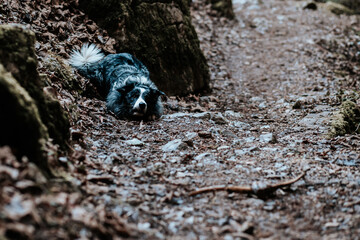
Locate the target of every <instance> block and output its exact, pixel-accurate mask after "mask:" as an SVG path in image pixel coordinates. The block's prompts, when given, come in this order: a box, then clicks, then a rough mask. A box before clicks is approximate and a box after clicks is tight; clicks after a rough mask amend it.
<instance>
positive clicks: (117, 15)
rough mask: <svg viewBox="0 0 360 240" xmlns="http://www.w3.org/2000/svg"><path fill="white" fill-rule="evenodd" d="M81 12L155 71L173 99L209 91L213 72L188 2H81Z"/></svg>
mask: <svg viewBox="0 0 360 240" xmlns="http://www.w3.org/2000/svg"><path fill="white" fill-rule="evenodd" d="M80 6H81V7H82V8H83V9H84V10H85V12H87V13H88V15H89V16H90V17H91V18H92V19H94V20H95V21H96V22H97V23H98V24H99V25H100V26H101V27H103V28H105V29H107V30H108V32H109V34H110V35H112V36H113V37H114V38H115V39H116V41H117V46H116V49H117V51H118V52H129V53H131V54H134V55H135V56H136V57H137V58H138V59H140V60H141V61H143V62H144V63H145V65H146V66H147V67H148V68H149V70H150V73H151V79H152V80H153V81H154V82H155V83H156V84H157V86H158V87H159V89H161V90H162V91H165V92H166V93H167V94H170V95H184V94H187V93H191V92H199V91H203V90H207V89H208V87H209V85H208V84H209V70H208V65H207V62H206V59H205V57H204V55H203V53H202V51H201V50H200V47H199V40H198V37H197V34H196V32H195V29H194V27H193V26H192V25H191V18H190V11H189V1H188V0H155V1H150V0H142V1H141V0H124V1H118V0H80Z"/></svg>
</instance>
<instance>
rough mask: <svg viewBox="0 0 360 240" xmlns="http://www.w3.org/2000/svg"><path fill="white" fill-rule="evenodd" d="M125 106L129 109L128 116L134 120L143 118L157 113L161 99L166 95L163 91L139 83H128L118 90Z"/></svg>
mask: <svg viewBox="0 0 360 240" xmlns="http://www.w3.org/2000/svg"><path fill="white" fill-rule="evenodd" d="M117 91H118V92H119V93H120V95H121V96H122V100H121V101H123V104H124V105H126V107H127V109H126V110H127V111H128V112H127V115H128V116H130V117H133V118H143V117H145V116H148V115H152V114H155V115H156V112H157V109H156V108H157V104H158V101H159V97H160V96H162V95H165V93H163V92H162V91H159V90H158V89H155V88H153V87H151V86H148V85H145V84H139V83H127V84H126V85H124V86H122V87H121V88H118V89H117Z"/></svg>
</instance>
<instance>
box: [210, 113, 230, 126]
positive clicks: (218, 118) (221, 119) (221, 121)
mask: <svg viewBox="0 0 360 240" xmlns="http://www.w3.org/2000/svg"><path fill="white" fill-rule="evenodd" d="M211 120H213V121H214V122H215V123H216V124H227V122H228V120H227V119H226V118H225V117H224V116H223V115H222V114H221V113H215V114H212V115H211Z"/></svg>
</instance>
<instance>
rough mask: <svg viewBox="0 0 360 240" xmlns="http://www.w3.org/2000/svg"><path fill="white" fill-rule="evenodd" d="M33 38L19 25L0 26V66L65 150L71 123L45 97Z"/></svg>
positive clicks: (33, 35)
mask: <svg viewBox="0 0 360 240" xmlns="http://www.w3.org/2000/svg"><path fill="white" fill-rule="evenodd" d="M34 46H35V34H34V33H33V32H32V31H30V30H28V29H26V28H24V27H23V26H21V25H2V26H0V63H1V64H3V66H4V68H5V70H6V71H8V72H10V73H11V74H12V76H13V77H14V79H16V81H17V82H18V83H19V84H20V86H21V87H22V88H23V89H25V90H26V91H27V92H28V94H29V96H30V97H31V98H32V99H33V100H34V103H35V104H36V107H37V108H38V112H39V115H40V120H41V122H42V123H43V124H44V125H45V126H46V128H47V132H48V134H49V137H51V138H52V139H53V140H54V142H55V143H57V144H58V145H59V146H60V148H62V149H64V150H65V149H66V148H67V147H66V146H67V144H66V142H67V141H68V140H69V138H70V131H69V128H70V123H69V119H68V116H67V114H66V113H65V111H64V110H63V109H62V107H61V105H60V103H59V102H58V101H57V99H55V98H54V97H52V96H49V95H47V94H44V91H43V88H44V87H45V84H44V79H42V78H41V77H40V75H39V73H38V72H37V57H36V55H35V47H34Z"/></svg>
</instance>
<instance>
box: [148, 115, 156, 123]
mask: <svg viewBox="0 0 360 240" xmlns="http://www.w3.org/2000/svg"><path fill="white" fill-rule="evenodd" d="M147 120H149V121H154V120H156V115H155V114H151V115H149V116H148V118H147Z"/></svg>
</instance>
